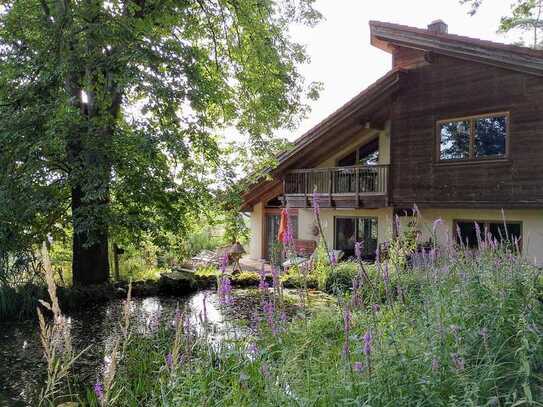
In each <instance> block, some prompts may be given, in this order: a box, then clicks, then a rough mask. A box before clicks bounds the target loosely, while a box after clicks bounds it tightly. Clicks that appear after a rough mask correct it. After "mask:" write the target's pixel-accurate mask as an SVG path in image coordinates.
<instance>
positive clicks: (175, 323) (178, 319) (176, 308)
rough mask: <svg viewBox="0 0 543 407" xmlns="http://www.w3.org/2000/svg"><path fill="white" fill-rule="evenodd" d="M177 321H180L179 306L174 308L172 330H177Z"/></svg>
mask: <svg viewBox="0 0 543 407" xmlns="http://www.w3.org/2000/svg"><path fill="white" fill-rule="evenodd" d="M179 321H181V310H180V309H179V304H177V306H176V307H175V314H174V319H173V321H172V325H173V326H174V328H177V326H178V325H179Z"/></svg>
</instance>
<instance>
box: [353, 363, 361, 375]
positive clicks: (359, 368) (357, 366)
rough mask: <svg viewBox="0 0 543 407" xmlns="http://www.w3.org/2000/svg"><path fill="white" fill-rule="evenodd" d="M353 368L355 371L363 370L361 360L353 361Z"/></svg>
mask: <svg viewBox="0 0 543 407" xmlns="http://www.w3.org/2000/svg"><path fill="white" fill-rule="evenodd" d="M353 369H354V371H355V372H356V373H362V372H363V371H364V365H363V364H362V362H354V364H353Z"/></svg>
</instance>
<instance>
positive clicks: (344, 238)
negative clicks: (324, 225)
mask: <svg viewBox="0 0 543 407" xmlns="http://www.w3.org/2000/svg"><path fill="white" fill-rule="evenodd" d="M334 220H335V224H334V230H335V236H334V237H335V239H334V248H335V249H336V250H342V251H343V252H344V253H345V257H346V258H348V257H353V256H354V244H355V243H356V242H362V257H363V258H364V259H373V258H375V251H376V250H377V218H366V217H335V218H334Z"/></svg>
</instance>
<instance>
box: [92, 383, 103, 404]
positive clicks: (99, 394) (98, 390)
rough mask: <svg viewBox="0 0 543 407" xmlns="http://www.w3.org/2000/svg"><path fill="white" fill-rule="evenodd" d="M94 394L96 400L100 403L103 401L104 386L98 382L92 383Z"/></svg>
mask: <svg viewBox="0 0 543 407" xmlns="http://www.w3.org/2000/svg"><path fill="white" fill-rule="evenodd" d="M93 390H94V394H95V395H96V398H98V400H100V402H103V401H104V385H103V384H102V383H100V382H99V381H98V380H96V383H94V386H93Z"/></svg>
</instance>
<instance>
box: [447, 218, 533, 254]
mask: <svg viewBox="0 0 543 407" xmlns="http://www.w3.org/2000/svg"><path fill="white" fill-rule="evenodd" d="M455 223H456V232H455V235H456V241H457V242H458V243H460V241H461V242H462V244H463V245H464V246H466V247H469V248H470V249H475V248H477V246H478V245H479V242H478V238H477V226H476V225H475V224H477V225H478V226H479V230H480V232H479V233H480V238H481V239H482V240H485V235H488V234H490V236H492V238H493V239H496V240H497V241H498V242H503V243H510V244H512V245H514V244H515V242H518V246H519V248H520V247H521V246H522V245H521V242H522V223H521V222H507V223H504V222H503V221H490V222H489V221H474V220H470V221H467V220H457V221H455Z"/></svg>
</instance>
